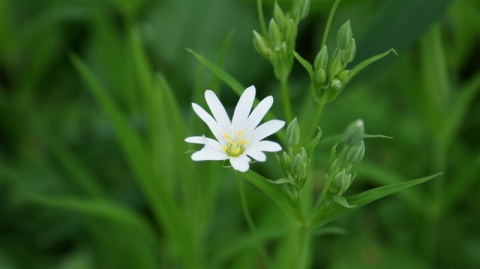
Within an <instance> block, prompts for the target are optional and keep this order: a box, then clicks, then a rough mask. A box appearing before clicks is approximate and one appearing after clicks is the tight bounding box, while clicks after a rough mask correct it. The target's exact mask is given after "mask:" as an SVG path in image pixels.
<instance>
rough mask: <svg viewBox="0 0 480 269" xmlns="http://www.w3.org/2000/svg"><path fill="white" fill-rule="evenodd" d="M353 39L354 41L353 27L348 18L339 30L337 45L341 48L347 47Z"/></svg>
mask: <svg viewBox="0 0 480 269" xmlns="http://www.w3.org/2000/svg"><path fill="white" fill-rule="evenodd" d="M351 41H352V27H351V26H350V21H349V20H348V21H347V22H346V23H344V24H343V25H342V26H341V27H340V29H339V30H338V33H337V47H338V48H340V49H346V48H347V47H348V45H349V44H350V42H351Z"/></svg>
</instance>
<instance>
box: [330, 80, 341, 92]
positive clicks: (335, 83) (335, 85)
mask: <svg viewBox="0 0 480 269" xmlns="http://www.w3.org/2000/svg"><path fill="white" fill-rule="evenodd" d="M331 86H332V88H334V89H335V90H337V91H338V90H341V89H342V88H343V83H342V82H341V81H340V80H339V79H338V78H334V79H333V80H332V82H331Z"/></svg>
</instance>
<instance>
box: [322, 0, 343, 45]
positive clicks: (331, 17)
mask: <svg viewBox="0 0 480 269" xmlns="http://www.w3.org/2000/svg"><path fill="white" fill-rule="evenodd" d="M338 4H340V0H336V1H335V3H334V4H333V7H332V10H330V15H328V20H327V26H326V27H325V32H324V33H323V38H322V45H321V46H320V48H323V46H324V45H325V44H326V43H327V38H328V32H330V25H331V23H332V19H333V15H334V14H335V10H337V6H338Z"/></svg>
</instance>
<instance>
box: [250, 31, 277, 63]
mask: <svg viewBox="0 0 480 269" xmlns="http://www.w3.org/2000/svg"><path fill="white" fill-rule="evenodd" d="M253 36H254V37H253V46H254V47H255V49H256V50H257V51H258V53H260V54H261V55H262V56H264V57H266V58H267V59H270V57H271V56H272V53H273V52H272V49H271V48H270V46H269V45H268V41H267V40H266V39H265V38H264V37H263V36H261V35H260V34H259V33H257V32H256V31H253Z"/></svg>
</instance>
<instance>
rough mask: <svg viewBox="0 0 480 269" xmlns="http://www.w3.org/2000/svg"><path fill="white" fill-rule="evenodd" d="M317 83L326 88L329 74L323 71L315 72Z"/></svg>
mask: <svg viewBox="0 0 480 269" xmlns="http://www.w3.org/2000/svg"><path fill="white" fill-rule="evenodd" d="M315 82H316V83H317V84H318V85H320V86H324V85H325V83H326V82H327V73H326V72H325V70H323V69H319V70H317V71H315Z"/></svg>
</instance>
